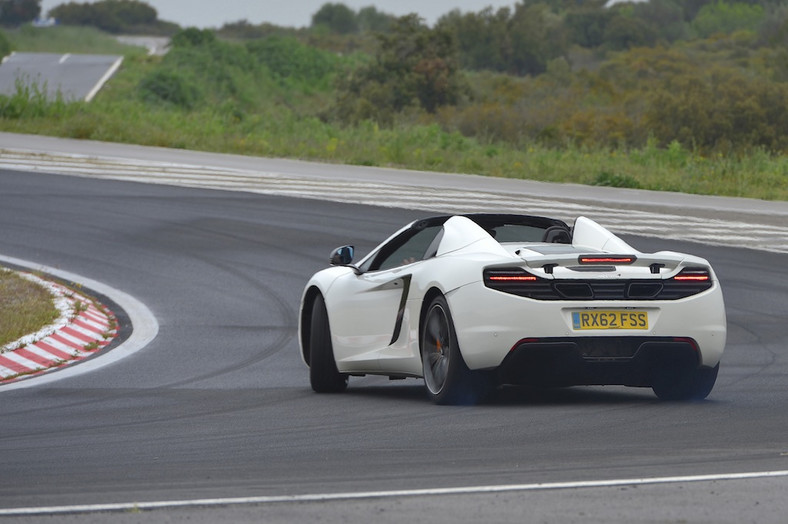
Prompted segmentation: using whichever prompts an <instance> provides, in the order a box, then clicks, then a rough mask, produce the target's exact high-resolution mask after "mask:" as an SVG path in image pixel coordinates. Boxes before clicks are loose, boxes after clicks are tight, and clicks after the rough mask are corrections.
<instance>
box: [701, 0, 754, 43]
mask: <svg viewBox="0 0 788 524" xmlns="http://www.w3.org/2000/svg"><path fill="white" fill-rule="evenodd" d="M764 16H765V15H764V10H763V7H761V6H759V5H747V4H744V3H733V4H729V3H727V2H722V1H719V2H716V3H713V4H708V5H705V6H703V7H702V8H701V10H700V11H698V15H697V16H696V17H695V19H694V20H693V21H692V27H693V29H695V31H696V32H697V33H698V36H700V37H701V38H707V37H709V36H711V35H713V34H714V33H725V34H730V33H733V32H734V31H738V30H747V31H755V30H756V29H757V28H758V25H759V24H760V23H761V22H762V21H763V19H764Z"/></svg>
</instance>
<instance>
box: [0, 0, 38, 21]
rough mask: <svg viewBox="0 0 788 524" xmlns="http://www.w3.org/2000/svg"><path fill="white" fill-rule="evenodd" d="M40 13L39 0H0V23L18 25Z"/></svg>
mask: <svg viewBox="0 0 788 524" xmlns="http://www.w3.org/2000/svg"><path fill="white" fill-rule="evenodd" d="M39 14H41V0H0V24H2V25H5V26H18V25H21V24H24V23H27V22H32V21H33V20H35V19H36V18H37V17H38V15H39Z"/></svg>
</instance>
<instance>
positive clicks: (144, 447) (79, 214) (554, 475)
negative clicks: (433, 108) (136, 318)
mask: <svg viewBox="0 0 788 524" xmlns="http://www.w3.org/2000/svg"><path fill="white" fill-rule="evenodd" d="M424 215H425V212H424V211H408V210H400V209H386V208H379V207H369V206H356V205H349V204H342V203H331V202H320V201H315V200H302V199H288V198H283V197H278V196H266V195H255V194H249V193H234V192H218V191H211V190H201V189H192V188H179V187H169V186H155V185H144V184H135V183H130V182H118V181H107V180H91V179H85V178H73V177H64V176H59V175H47V174H33V173H23V172H14V171H0V225H1V226H2V227H0V253H2V254H3V255H6V256H12V257H17V258H21V259H25V260H29V261H32V262H34V263H37V264H44V265H47V266H52V267H56V268H60V269H63V270H66V271H70V272H73V273H76V274H81V275H85V276H89V277H90V278H91V279H94V280H97V281H100V282H104V283H106V284H107V285H110V286H112V287H114V288H117V289H119V290H122V291H124V292H126V293H129V294H131V295H133V296H135V297H136V298H137V299H139V300H140V301H141V302H143V303H144V304H146V305H147V306H148V307H149V308H150V309H151V311H152V312H153V313H154V314H155V315H156V317H157V318H158V321H159V334H158V337H157V338H156V339H155V340H154V341H153V342H152V343H151V344H150V345H148V346H147V347H146V348H145V349H143V350H142V351H139V352H137V353H136V354H134V355H133V356H131V357H129V358H127V359H125V360H123V361H121V362H119V363H116V364H114V365H112V366H108V367H105V368H103V369H101V370H98V371H96V372H92V373H88V374H85V375H82V376H79V377H75V378H69V379H64V380H61V381H58V382H55V383H52V384H48V385H45V386H40V387H35V388H28V389H22V390H12V391H5V392H3V391H2V388H0V460H2V474H0V508H19V507H35V506H57V505H72V504H99V503H110V502H144V501H162V500H186V499H190V500H193V499H203V498H213V497H245V496H250V497H255V496H276V495H298V494H315V493H337V492H343V493H347V492H362V491H364V492H367V491H377V490H401V489H428V488H443V487H459V486H482V485H484V486H490V485H502V484H530V483H544V482H576V481H592V480H605V479H629V478H642V477H669V476H677V475H697V474H727V473H739V472H760V471H781V470H788V437H786V435H788V410H786V409H785V406H786V405H788V388H787V387H786V386H785V377H786V372H787V371H788V359H787V358H786V356H787V353H788V349H786V340H788V326H786V322H785V319H786V318H788V301H787V300H786V298H785V297H786V296H788V279H787V278H786V270H785V267H788V255H785V254H779V253H765V252H756V251H749V250H737V249H728V248H723V247H709V246H703V245H698V244H685V243H681V242H675V241H669V242H668V241H661V240H656V239H646V238H636V237H627V240H628V241H630V242H631V243H632V244H633V245H634V246H635V247H637V248H639V249H641V250H656V249H662V248H670V249H676V250H681V251H685V250H686V251H689V252H692V253H695V254H698V255H700V256H703V257H707V258H708V259H710V260H711V261H712V263H713V264H714V267H715V269H716V271H717V273H718V275H719V276H720V279H721V281H722V283H723V286H724V291H725V296H726V301H727V306H728V315H729V342H728V347H727V352H726V355H725V357H724V359H723V366H722V368H721V372H720V377H719V380H718V382H717V387H716V388H715V390H714V391H713V392H712V394H711V396H710V398H709V400H708V401H706V402H701V403H687V404H672V403H662V402H658V401H657V400H656V398H655V397H654V396H653V394H652V393H651V391H650V390H637V389H626V388H617V387H607V388H571V389H565V390H556V391H548V392H534V391H530V390H514V391H507V392H505V393H504V394H502V395H501V396H500V397H499V398H497V399H495V400H494V401H492V402H491V403H489V404H487V405H483V406H475V407H438V406H433V405H432V404H430V403H429V402H428V401H427V400H426V399H425V396H424V393H423V386H422V384H421V382H419V381H416V380H410V381H405V382H394V383H389V382H388V381H387V380H385V379H382V378H377V377H370V378H364V379H351V385H350V389H349V391H348V392H347V393H346V394H343V395H333V396H332V395H316V394H313V393H312V392H311V390H310V388H309V383H308V373H307V370H306V368H305V367H304V366H303V364H302V363H301V362H300V360H299V357H298V351H297V341H296V338H295V334H296V312H297V308H298V300H299V296H300V292H301V289H302V286H303V284H304V282H305V281H306V279H307V278H308V277H309V275H311V274H312V273H313V272H314V271H316V270H317V269H320V268H322V267H324V266H325V265H326V263H327V260H326V259H327V255H328V252H329V251H330V249H331V248H333V247H335V246H337V245H342V244H346V243H355V244H356V246H357V248H358V249H359V251H360V252H361V253H364V252H366V251H367V250H368V249H370V248H371V247H373V246H374V245H375V244H376V243H377V242H378V241H379V240H381V239H382V238H384V237H385V236H387V235H388V234H390V233H391V232H393V231H394V230H395V229H396V228H398V227H399V226H401V225H402V224H403V223H405V222H406V221H409V220H411V219H414V218H416V217H419V216H424ZM787 488H788V480H786V478H785V477H780V478H771V479H751V480H725V481H715V482H693V483H682V482H678V483H671V484H664V485H656V486H651V485H646V486H641V487H633V486H629V487H626V486H625V487H607V488H601V487H600V488H577V489H561V490H550V491H533V492H531V491H529V492H524V493H493V494H478V493H477V494H472V495H465V496H456V495H449V496H432V497H392V498H385V499H371V500H350V501H347V500H343V501H335V502H309V503H295V504H289V503H278V504H262V505H245V506H238V507H229V508H216V507H211V508H208V509H199V508H188V509H171V510H159V511H154V512H151V513H142V514H139V513H120V514H113V515H105V514H102V515H87V516H86V515H76V516H68V517H67V516H62V515H60V516H57V517H46V516H43V517H42V516H37V517H28V518H25V517H17V518H14V519H10V520H9V521H14V520H17V519H18V520H19V521H23V522H32V521H42V522H50V521H52V522H54V521H58V522H60V521H63V520H64V519H65V520H71V521H74V522H85V521H90V520H91V519H93V520H94V521H96V522H102V521H107V520H109V519H111V520H112V521H117V522H137V521H161V520H163V519H165V518H166V519H169V520H172V521H181V520H184V521H185V520H189V521H190V522H212V521H216V520H226V521H228V522H229V521H243V520H249V521H260V520H265V521H271V522H279V521H282V522H285V521H298V520H307V519H309V520H316V519H317V518H318V517H320V518H323V519H325V520H328V521H332V520H333V521H340V520H356V521H369V520H370V519H374V520H375V521H378V522H388V521H391V522H394V521H398V522H399V521H401V519H402V518H403V517H406V518H407V517H411V518H421V519H422V520H427V517H428V518H429V520H431V521H435V522H443V521H449V520H452V521H456V520H457V519H459V520H464V521H474V520H480V519H485V520H486V521H489V522H494V521H505V520H514V519H517V520H518V521H564V522H570V521H577V522H593V521H600V522H617V521H618V522H625V521H626V522H633V521H642V522H651V521H680V520H686V521H691V522H696V521H714V522H748V521H751V522H782V521H783V520H782V519H783V518H784V512H785V510H787V509H788V502H787V501H786V499H785V497H784V494H785V492H786V489H787Z"/></svg>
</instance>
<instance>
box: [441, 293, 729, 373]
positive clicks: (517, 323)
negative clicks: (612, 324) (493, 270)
mask: <svg viewBox="0 0 788 524" xmlns="http://www.w3.org/2000/svg"><path fill="white" fill-rule="evenodd" d="M447 299H448V301H449V307H450V309H451V313H452V317H453V319H454V325H455V328H456V331H457V338H458V342H459V345H460V351H461V352H462V356H463V359H464V360H465V362H466V364H467V365H468V367H469V368H470V369H487V370H492V369H497V368H499V367H502V364H503V363H504V361H505V360H506V359H509V358H515V357H511V356H510V353H516V352H517V351H516V349H517V346H518V345H519V344H520V343H521V341H522V340H524V339H538V340H541V341H548V340H551V341H555V342H558V341H560V342H561V343H557V345H555V346H550V345H548V346H544V347H545V349H544V351H545V352H549V348H553V349H554V350H555V351H558V352H563V351H567V349H566V348H567V346H566V344H567V343H568V342H567V341H573V340H574V341H577V340H586V341H587V342H584V343H583V344H586V345H588V344H589V343H590V341H592V340H597V341H599V342H598V343H599V344H604V342H611V341H625V340H627V339H629V342H628V344H630V346H632V345H637V346H638V347H640V346H641V345H642V344H643V343H645V342H648V341H655V342H659V344H657V345H656V346H646V347H645V348H643V349H644V350H645V349H648V348H650V347H651V348H656V349H648V351H645V352H644V353H643V354H644V355H645V354H647V353H650V352H652V351H658V350H659V348H668V347H672V346H671V344H669V343H668V342H669V341H670V340H673V339H676V338H681V339H690V340H692V341H693V344H694V345H695V346H696V350H695V358H696V359H697V360H696V365H697V366H705V367H710V368H713V367H715V366H716V365H717V364H718V363H719V361H720V359H721V358H722V353H723V351H724V348H725V341H726V333H727V328H726V318H725V305H724V301H723V298H722V290H721V289H720V287H719V285H718V284H716V283H715V285H714V287H713V288H712V289H710V290H708V291H706V292H703V293H700V294H697V295H694V296H691V297H688V298H683V299H680V300H669V301H657V300H652V301H632V300H626V301H624V300H619V301H615V300H606V301H601V300H600V301H596V300H592V301H540V300H534V299H530V298H524V297H520V296H515V295H511V294H507V293H502V292H499V291H495V290H492V289H489V288H486V287H484V285H483V284H482V283H476V284H471V285H468V286H465V287H463V288H459V289H457V290H454V291H452V292H451V293H449V294H447ZM605 310H624V311H645V312H647V313H648V329H643V330H641V329H617V330H609V329H606V330H604V329H600V330H579V329H576V328H575V326H574V325H573V321H572V313H573V312H576V311H590V312H593V311H605ZM543 343H545V344H547V343H548V342H543ZM617 344H618V342H617ZM665 344H668V345H667V346H666V345H665ZM581 346H582V344H581ZM619 346H620V344H619ZM577 351H580V354H582V349H581V350H574V352H577ZM570 353H571V352H570ZM636 353H637V352H636V351H634V352H633V353H632V357H631V358H634V355H635V354H636ZM567 358H569V357H567ZM636 360H637V361H638V362H640V361H641V360H643V362H646V363H647V362H648V360H647V359H644V357H642V356H641V357H638V358H637V359H636ZM600 363H601V362H598V361H596V362H594V366H593V367H594V368H596V367H600V368H606V367H609V368H613V369H615V368H618V367H626V366H624V364H623V362H618V363H613V362H608V363H607V364H606V365H604V366H598V365H597V364H600ZM587 364H588V365H590V364H591V363H590V362H589V363H587ZM632 366H634V364H633V365H632ZM632 366H630V367H632ZM594 383H597V382H594Z"/></svg>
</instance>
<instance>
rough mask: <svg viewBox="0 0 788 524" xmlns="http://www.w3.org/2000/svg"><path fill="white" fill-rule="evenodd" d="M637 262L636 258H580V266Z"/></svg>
mask: <svg viewBox="0 0 788 524" xmlns="http://www.w3.org/2000/svg"><path fill="white" fill-rule="evenodd" d="M635 260H637V257H630V256H626V257H592V256H585V257H580V259H579V262H580V263H581V264H632V263H634V262H635Z"/></svg>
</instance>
